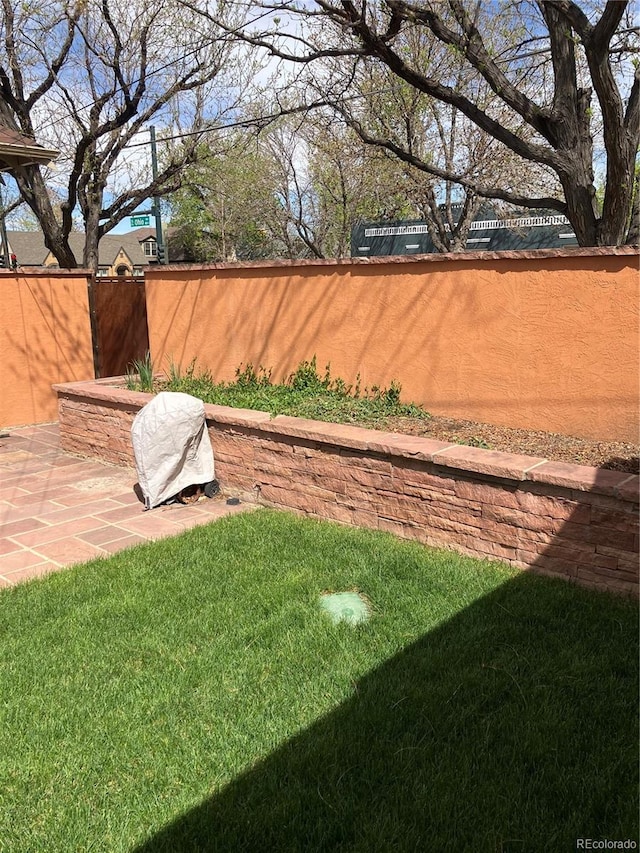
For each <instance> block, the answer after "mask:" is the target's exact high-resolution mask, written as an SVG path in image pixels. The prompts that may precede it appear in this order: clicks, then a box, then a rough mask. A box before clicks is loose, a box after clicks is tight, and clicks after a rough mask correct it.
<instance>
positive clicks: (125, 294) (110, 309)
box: [89, 278, 149, 377]
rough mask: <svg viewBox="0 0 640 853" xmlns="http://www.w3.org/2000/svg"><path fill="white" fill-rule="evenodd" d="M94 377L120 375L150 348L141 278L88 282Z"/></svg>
mask: <svg viewBox="0 0 640 853" xmlns="http://www.w3.org/2000/svg"><path fill="white" fill-rule="evenodd" d="M89 306H90V311H91V329H92V333H93V357H94V366H95V374H96V377H100V376H120V375H122V374H124V373H126V372H127V368H128V367H129V366H130V365H131V363H132V362H133V360H134V359H140V358H143V357H144V355H145V353H146V352H147V350H148V349H149V332H148V329H147V303H146V297H145V287H144V279H143V278H94V279H93V280H92V281H91V282H90V283H89Z"/></svg>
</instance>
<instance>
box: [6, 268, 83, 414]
mask: <svg viewBox="0 0 640 853" xmlns="http://www.w3.org/2000/svg"><path fill="white" fill-rule="evenodd" d="M87 276H88V274H87V272H86V271H85V270H73V271H72V272H68V271H62V270H61V271H42V270H38V271H37V272H33V273H30V272H19V273H16V274H14V273H8V272H6V273H5V272H3V273H0V427H10V426H19V425H22V424H32V423H42V422H45V421H54V420H56V419H57V416H58V406H57V399H56V394H55V392H54V391H53V390H52V389H51V384H52V383H53V382H70V381H73V380H79V379H89V378H91V377H93V375H94V373H93V350H92V342H91V325H90V320H89V302H88V293H87V283H88V277H87Z"/></svg>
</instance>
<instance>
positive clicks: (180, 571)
mask: <svg viewBox="0 0 640 853" xmlns="http://www.w3.org/2000/svg"><path fill="white" fill-rule="evenodd" d="M352 589H359V590H361V591H362V592H363V593H364V594H365V595H366V596H367V598H368V599H369V600H370V601H371V603H372V606H373V609H374V615H373V617H372V618H371V620H370V621H369V622H367V623H366V624H364V625H361V626H358V627H355V628H354V627H350V626H347V625H344V624H338V625H334V624H333V622H332V621H331V620H330V619H329V617H328V616H327V615H326V614H325V613H323V612H321V610H320V608H319V606H318V600H319V596H320V594H321V593H322V592H323V591H326V590H332V591H343V590H352ZM0 642H1V644H2V654H1V657H0V685H1V687H0V690H1V693H0V696H1V699H0V777H1V778H0V850H2V851H11V853H14V851H16V853H18V851H19V853H27V851H56V853H64V851H88V850H91V851H109V853H119V851H132V850H135V851H137V853H158V851H171V853H176V851H208V850H211V851H303V850H304V851H326V850H344V851H347V850H348V851H362V853H365V851H367V853H369V851H387V850H389V851H391V850H393V851H417V850H420V851H422V850H433V851H454V853H458V851H473V853H480V851H491V853H494V851H540V850H553V851H556V850H557V851H560V850H573V849H575V839H576V838H596V839H597V838H613V839H624V838H634V839H636V840H637V832H638V824H637V782H638V774H637V761H636V758H637V729H636V704H637V687H638V685H637V676H638V647H637V646H638V635H637V613H636V608H635V606H634V604H633V603H631V602H629V601H626V600H620V599H617V598H614V597H612V596H608V595H604V594H599V593H595V592H591V591H588V590H584V589H580V588H576V587H574V586H570V585H568V584H565V583H562V582H560V581H555V582H554V581H551V580H549V579H546V578H541V577H534V576H530V575H525V574H515V573H514V572H512V571H511V570H509V569H507V568H505V567H504V566H501V565H500V564H492V563H488V562H480V561H476V560H472V559H469V558H464V557H461V556H459V555H456V554H453V553H449V552H442V551H435V550H430V549H426V548H423V547H421V546H419V545H417V544H415V543H410V542H403V541H400V540H397V539H395V538H393V537H391V536H388V535H384V534H376V533H372V532H368V531H362V530H353V529H346V528H342V527H339V526H337V525H333V524H329V523H321V522H315V521H312V520H309V519H300V518H297V517H294V516H291V515H289V514H285V513H277V512H275V511H271V510H258V511H255V512H253V513H247V514H244V515H240V516H236V517H233V518H227V519H224V520H223V521H221V522H218V523H216V524H214V525H210V526H207V527H202V528H196V529H194V530H192V531H190V532H189V533H186V534H184V535H182V536H180V537H176V538H174V539H167V540H163V541H161V542H157V543H153V544H151V545H145V546H141V547H137V548H135V549H132V550H129V551H125V552H122V553H120V554H117V555H116V556H114V557H113V558H110V559H109V560H107V561H96V562H92V563H89V564H86V565H84V566H77V567H74V568H71V569H69V570H66V571H64V572H60V573H57V574H55V575H51V576H49V577H47V578H44V579H42V580H38V581H33V582H31V583H28V584H25V585H21V586H17V587H14V588H11V589H8V590H3V591H2V592H1V593H0Z"/></svg>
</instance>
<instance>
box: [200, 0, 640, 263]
mask: <svg viewBox="0 0 640 853" xmlns="http://www.w3.org/2000/svg"><path fill="white" fill-rule="evenodd" d="M185 2H186V0H185ZM189 5H190V7H191V8H192V9H194V10H196V9H198V4H197V3H189ZM240 5H242V4H240ZM265 9H268V10H269V11H270V13H271V14H270V15H267V16H266V17H265V15H264V13H263V14H262V15H261V14H259V13H258V12H256V6H255V4H250V5H248V6H245V25H244V27H243V28H242V29H239V28H238V27H237V26H236V27H235V29H234V33H235V34H236V35H238V34H240V35H241V37H242V38H244V39H245V40H246V41H248V42H249V43H251V44H253V45H255V46H257V47H261V48H263V49H266V50H268V51H269V52H270V53H271V54H272V55H273V56H276V57H279V58H280V59H281V60H284V61H286V62H287V63H289V64H290V66H291V67H295V68H296V69H298V70H297V71H296V72H295V78H296V80H297V82H298V84H299V85H300V84H301V83H302V81H304V84H305V86H306V87H307V92H308V91H309V90H311V91H313V100H314V101H315V102H316V103H318V102H322V103H324V104H329V105H331V106H332V107H333V108H334V109H335V110H336V111H337V112H338V113H339V114H341V115H342V116H343V117H344V118H345V120H346V121H348V122H349V123H350V125H351V126H352V127H353V128H354V129H355V130H356V131H357V132H358V133H359V135H360V137H361V138H362V139H363V140H364V141H365V142H367V143H368V144H371V145H376V146H378V147H382V148H385V149H386V150H388V151H390V152H392V153H393V154H394V155H395V156H397V157H398V158H399V159H401V160H402V161H403V162H405V163H406V164H408V165H410V166H412V167H414V168H416V169H419V170H421V171H424V172H426V173H428V174H431V175H432V176H434V177H435V178H438V179H440V180H441V181H444V182H450V183H453V184H456V185H457V186H459V187H463V188H465V189H466V190H467V191H469V192H471V193H472V194H474V195H477V196H480V197H485V198H493V199H498V200H502V201H504V202H508V203H511V204H514V205H517V206H519V207H528V208H540V207H546V208H552V209H554V210H557V211H558V212H560V213H563V214H565V215H566V216H567V217H568V218H569V220H570V222H571V224H572V226H573V228H574V230H575V233H576V237H577V239H578V242H579V243H580V244H581V245H583V246H591V245H615V244H620V243H624V242H630V241H637V239H638V184H637V181H636V180H635V163H636V157H637V152H638V143H639V141H640V67H639V66H638V62H637V54H638V28H637V26H634V21H633V6H632V5H630V4H629V3H628V2H625V0H608V2H605V3H591V2H573V0H537V1H536V2H534V1H533V0H531V2H529V0H500V2H499V0H496V1H495V2H482V0H420V1H419V2H407V0H373V2H372V0H316V2H313V3H307V2H296V0H291V2H288V0H285V2H281V3H273V4H272V3H265V4H263V5H262V7H261V10H265ZM200 11H201V13H202V14H203V15H204V16H205V17H207V18H208V19H209V20H210V21H212V22H213V21H216V22H217V24H218V25H221V26H224V22H223V21H220V19H219V18H216V17H215V15H214V14H212V13H211V11H210V10H208V9H205V8H204V7H200ZM274 15H275V17H274ZM301 68H303V69H305V68H306V70H307V73H306V76H305V74H304V73H303V72H302V71H300V70H299V69H301ZM372 74H377V75H378V77H379V78H380V79H384V78H385V77H387V79H391V80H394V81H401V82H402V83H403V84H405V85H406V87H408V90H410V91H413V92H416V93H419V94H421V95H423V96H424V97H425V99H427V100H428V101H429V102H430V103H431V104H434V105H436V109H437V110H438V111H439V115H440V120H441V122H442V123H443V126H444V125H445V124H448V126H449V127H451V126H452V123H453V120H454V119H453V116H454V115H455V116H459V117H460V119H461V120H462V123H463V124H464V125H466V127H473V128H475V129H476V131H478V132H480V133H481V134H482V135H483V137H484V138H485V140H488V142H486V141H485V143H484V145H485V147H487V148H491V149H493V151H494V152H495V156H496V157H497V160H498V161H499V162H500V161H502V162H503V163H504V162H505V154H506V153H508V154H509V156H510V157H511V158H512V161H511V162H516V163H518V164H519V165H518V168H513V166H512V165H510V166H509V167H508V168H504V169H502V168H498V169H495V170H493V172H491V171H489V172H487V171H486V170H485V169H483V168H476V167H475V166H474V164H472V163H468V164H467V167H464V166H463V165H462V164H461V163H460V162H459V161H457V162H456V161H455V160H451V159H449V160H448V161H447V159H446V158H436V157H434V156H433V152H432V151H428V152H425V151H424V150H423V151H420V150H419V149H416V147H415V146H413V145H412V142H411V137H410V136H409V137H408V138H407V137H406V136H405V138H399V137H398V135H397V134H395V133H393V132H389V129H388V128H385V127H381V126H378V127H376V126H375V123H374V124H372V123H371V122H366V121H363V120H362V115H361V110H360V108H359V106H358V104H359V103H366V92H363V91H362V81H363V79H365V78H366V77H367V75H369V76H371V75H372ZM354 93H355V94H360V95H363V96H364V98H365V100H364V101H358V100H354V97H353V96H354ZM400 117H401V118H402V116H400ZM404 118H405V120H406V121H407V122H409V121H410V115H409V112H406V113H405V116H404ZM470 167H471V168H470ZM532 173H534V174H536V173H537V175H538V176H541V177H543V180H541V181H540V182H538V181H532V180H531V174H532ZM599 176H601V177H599ZM599 181H600V185H599ZM539 188H542V190H543V192H542V193H540V192H539V191H538V192H536V189H539ZM599 190H600V192H599Z"/></svg>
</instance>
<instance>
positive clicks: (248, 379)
mask: <svg viewBox="0 0 640 853" xmlns="http://www.w3.org/2000/svg"><path fill="white" fill-rule="evenodd" d="M235 384H236V385H237V386H238V387H239V388H266V387H269V386H270V385H271V370H267V369H266V368H265V367H263V366H262V365H260V367H259V368H258V370H257V371H256V370H255V368H254V366H253V364H251V362H249V363H248V364H246V365H245V366H244V368H243V367H242V364H241V365H240V367H236V381H235Z"/></svg>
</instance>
